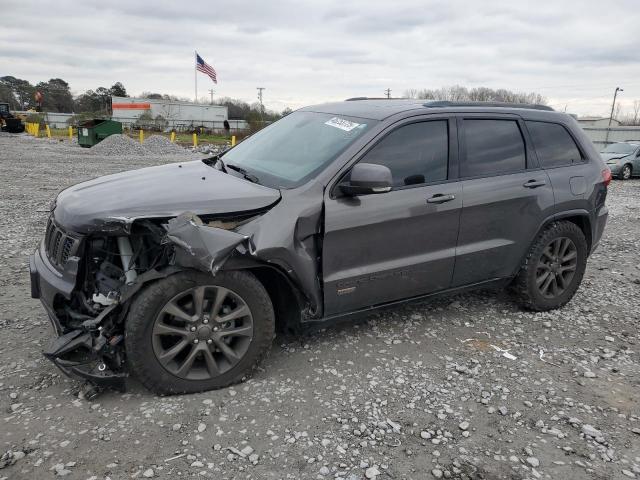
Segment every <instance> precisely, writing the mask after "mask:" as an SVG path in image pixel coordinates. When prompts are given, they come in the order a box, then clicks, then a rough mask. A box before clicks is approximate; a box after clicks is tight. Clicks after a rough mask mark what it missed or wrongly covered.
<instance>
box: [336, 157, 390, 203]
mask: <svg viewBox="0 0 640 480" xmlns="http://www.w3.org/2000/svg"><path fill="white" fill-rule="evenodd" d="M392 186H393V178H392V176H391V170H389V168H388V167H385V166H384V165H376V164H373V163H358V164H356V165H355V166H354V167H353V168H352V169H351V175H350V177H349V180H348V181H347V182H345V183H343V184H342V185H340V190H342V192H344V193H345V194H347V195H369V194H372V193H385V192H389V191H391V187H392Z"/></svg>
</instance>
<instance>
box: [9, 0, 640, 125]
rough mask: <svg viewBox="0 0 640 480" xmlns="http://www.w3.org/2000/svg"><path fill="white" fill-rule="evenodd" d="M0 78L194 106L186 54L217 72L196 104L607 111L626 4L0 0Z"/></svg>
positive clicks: (633, 58)
mask: <svg viewBox="0 0 640 480" xmlns="http://www.w3.org/2000/svg"><path fill="white" fill-rule="evenodd" d="M3 4H4V6H3V28H2V29H0V75H14V76H16V77H20V78H26V79H28V80H30V81H31V82H34V83H35V82H38V81H42V80H47V79H49V78H52V77H60V78H64V79H65V80H67V81H68V82H69V83H70V85H71V87H72V89H73V91H74V92H76V93H80V92H82V91H84V90H87V89H95V88H97V87H99V86H109V85H111V84H113V83H114V82H116V81H121V82H122V83H124V85H125V86H126V87H127V90H128V91H129V92H130V93H132V94H136V93H140V92H142V91H159V92H164V93H172V94H175V95H179V96H185V97H193V87H194V58H193V55H194V54H193V52H194V50H197V51H198V52H199V53H200V55H202V57H203V58H204V59H205V60H206V61H207V62H208V63H210V64H212V65H214V66H215V68H216V69H217V71H218V76H219V82H220V83H219V84H218V85H213V84H211V83H210V81H209V80H208V79H207V77H206V76H203V75H200V76H199V77H198V82H199V92H200V94H201V95H202V94H204V93H206V90H208V89H209V88H213V89H214V90H215V95H216V96H231V97H237V98H243V99H245V100H247V101H251V102H253V101H255V95H256V90H255V88H256V87H258V86H262V87H266V90H265V92H264V95H265V97H264V98H265V102H266V104H267V106H269V107H272V108H277V109H282V108H284V107H285V106H290V107H293V108H296V107H299V106H302V105H305V104H311V103H319V102H325V101H331V100H339V99H344V98H348V97H352V96H362V95H367V96H381V95H382V94H383V92H384V90H385V89H386V88H391V89H392V93H393V94H394V95H401V94H402V93H403V92H404V91H405V90H407V89H409V88H418V89H420V88H437V87H440V86H443V85H454V84H460V85H465V86H468V87H476V86H489V87H494V88H497V87H504V88H509V89H512V90H518V91H538V92H540V93H542V94H543V95H545V96H547V97H548V98H549V99H550V100H551V101H553V102H554V104H558V105H562V106H563V108H564V105H567V108H568V110H569V111H575V112H577V113H591V114H602V115H606V114H607V103H608V102H610V96H611V94H612V92H613V89H614V88H615V87H616V86H618V85H620V86H622V87H623V88H625V92H624V93H623V95H622V96H621V101H622V102H623V105H628V106H630V105H631V104H632V102H633V99H640V81H638V80H637V79H638V78H640V56H638V55H637V45H638V44H640V29H639V28H638V25H639V24H640V22H639V20H640V10H639V9H638V8H637V4H636V2H635V1H634V0H617V1H612V2H609V3H608V4H607V5H606V6H604V5H603V4H602V3H601V2H599V1H595V0H581V1H578V0H566V1H563V2H558V1H555V0H554V1H551V0H539V1H537V2H536V3H535V4H532V3H530V2H526V3H525V2H513V1H507V0H494V1H491V2H477V1H474V0H450V1H439V0H437V1H436V0H427V1H422V0H405V1H403V2H401V3H393V2H383V1H378V0H369V1H365V0H351V1H350V2H340V1H337V0H326V1H324V2H322V3H320V2H304V1H295V0H271V1H269V2H257V1H249V0H237V1H235V2H232V3H230V2H220V1H214V2H211V1H204V0H193V1H191V2H189V3H188V4H185V3H184V2H175V1H169V0H156V1H154V2H152V3H147V2H131V1H130V0H111V1H109V2H107V3H104V2H98V1H95V0H86V1H84V2H75V1H72V0H58V1H57V2H56V4H55V7H54V6H50V7H45V6H43V4H42V2H40V1H37V0H21V1H18V0H4V1H3Z"/></svg>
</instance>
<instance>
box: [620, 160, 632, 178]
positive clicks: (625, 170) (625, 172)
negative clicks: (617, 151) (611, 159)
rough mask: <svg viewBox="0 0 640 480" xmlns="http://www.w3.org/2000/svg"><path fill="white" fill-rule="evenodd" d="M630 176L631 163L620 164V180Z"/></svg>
mask: <svg viewBox="0 0 640 480" xmlns="http://www.w3.org/2000/svg"><path fill="white" fill-rule="evenodd" d="M631 177H633V169H632V168H631V165H629V164H628V163H626V164H624V165H623V166H622V169H621V170H620V175H619V176H618V178H619V179H620V180H629V179H630V178H631Z"/></svg>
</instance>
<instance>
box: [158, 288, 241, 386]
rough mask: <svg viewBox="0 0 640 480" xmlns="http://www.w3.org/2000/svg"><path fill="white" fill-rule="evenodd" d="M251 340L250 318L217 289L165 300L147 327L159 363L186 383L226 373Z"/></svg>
mask: <svg viewBox="0 0 640 480" xmlns="http://www.w3.org/2000/svg"><path fill="white" fill-rule="evenodd" d="M252 339H253V317H252V315H251V310H250V309H249V307H248V305H247V303H246V302H245V301H244V300H243V299H242V298H241V297H240V296H239V295H238V294H237V293H235V292H233V291H231V290H229V289H227V288H224V287H220V286H216V285H206V286H198V287H193V288H190V289H188V290H185V291H184V292H182V293H180V294H178V295H176V296H175V297H173V298H172V299H171V300H169V301H168V302H167V303H166V304H165V305H164V307H163V308H162V310H161V311H160V313H159V314H158V315H157V317H156V319H155V321H154V324H153V329H152V343H153V351H154V354H155V356H156V358H157V360H158V361H159V362H160V364H161V365H162V366H163V367H164V368H165V369H166V370H167V371H169V372H170V373H172V374H173V375H175V376H177V377H180V378H183V379H186V380H209V379H211V378H215V377H217V376H219V375H222V374H224V373H225V372H227V371H229V370H230V369H231V368H233V367H234V366H235V365H237V364H238V362H240V360H241V359H242V358H243V357H244V355H245V354H246V352H247V350H248V348H249V345H250V344H251V341H252Z"/></svg>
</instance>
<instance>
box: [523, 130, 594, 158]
mask: <svg viewBox="0 0 640 480" xmlns="http://www.w3.org/2000/svg"><path fill="white" fill-rule="evenodd" d="M526 123H527V129H528V130H529V133H530V134H531V139H532V140H533V146H534V147H535V149H536V153H537V154H538V160H540V165H541V166H543V167H560V166H563V165H571V164H572V163H579V162H582V154H581V153H580V150H579V149H578V146H577V145H576V142H574V141H573V138H571V135H569V132H567V130H566V129H565V128H564V127H563V126H562V125H558V124H557V123H546V122H526Z"/></svg>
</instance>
